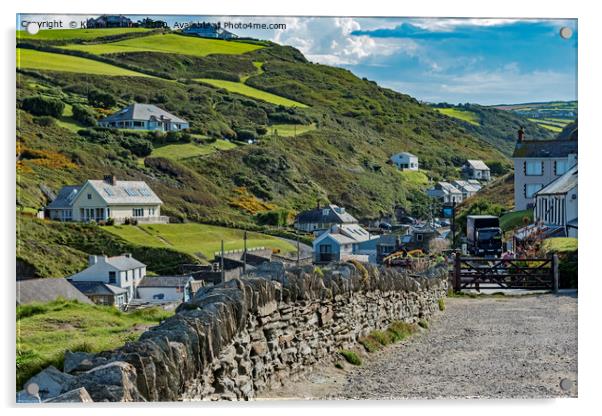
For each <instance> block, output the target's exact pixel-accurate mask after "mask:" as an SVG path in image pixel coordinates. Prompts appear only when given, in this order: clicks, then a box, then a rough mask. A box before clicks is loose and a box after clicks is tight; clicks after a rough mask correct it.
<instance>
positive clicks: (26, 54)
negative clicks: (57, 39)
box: [17, 48, 151, 77]
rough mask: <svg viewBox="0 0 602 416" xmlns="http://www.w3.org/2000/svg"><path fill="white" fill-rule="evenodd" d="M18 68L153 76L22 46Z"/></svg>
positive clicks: (18, 58)
mask: <svg viewBox="0 0 602 416" xmlns="http://www.w3.org/2000/svg"><path fill="white" fill-rule="evenodd" d="M17 68H24V69H38V70H45V71H60V72H77V73H81V74H93V75H109V76H127V77H151V76H150V75H146V74H142V73H140V72H135V71H130V70H129V69H125V68H120V67H118V66H114V65H109V64H105V63H104V62H99V61H95V60H93V59H86V58H80V57H78V56H71V55H61V54H58V53H51V52H41V51H37V50H33V49H21V48H17Z"/></svg>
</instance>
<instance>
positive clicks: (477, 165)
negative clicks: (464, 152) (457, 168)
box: [466, 160, 489, 170]
mask: <svg viewBox="0 0 602 416" xmlns="http://www.w3.org/2000/svg"><path fill="white" fill-rule="evenodd" d="M466 163H467V164H468V165H469V166H470V167H471V168H473V169H475V170H489V167H488V166H487V165H486V164H485V162H483V161H482V160H467V161H466Z"/></svg>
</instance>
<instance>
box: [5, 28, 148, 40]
mask: <svg viewBox="0 0 602 416" xmlns="http://www.w3.org/2000/svg"><path fill="white" fill-rule="evenodd" d="M149 30H150V29H144V28H111V29H52V30H40V31H39V32H38V33H37V34H35V35H30V34H29V33H27V32H26V31H25V30H17V39H24V40H25V39H39V40H75V39H77V40H91V39H96V38H101V37H105V36H114V35H122V34H125V33H136V32H148V31H149Z"/></svg>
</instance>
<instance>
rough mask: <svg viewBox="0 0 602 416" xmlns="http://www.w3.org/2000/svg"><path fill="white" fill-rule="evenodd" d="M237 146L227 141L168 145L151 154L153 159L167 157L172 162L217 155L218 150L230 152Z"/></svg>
mask: <svg viewBox="0 0 602 416" xmlns="http://www.w3.org/2000/svg"><path fill="white" fill-rule="evenodd" d="M235 147H236V145H235V144H234V143H232V142H229V141H226V140H217V141H216V142H215V143H209V144H205V145H199V144H195V143H178V144H168V145H166V146H161V147H157V148H155V149H154V150H153V152H152V153H151V156H152V157H165V158H167V159H172V160H181V159H186V158H189V157H194V156H203V155H209V154H211V153H215V152H216V151H218V150H229V149H233V148H235Z"/></svg>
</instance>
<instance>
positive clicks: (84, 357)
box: [63, 351, 107, 374]
mask: <svg viewBox="0 0 602 416" xmlns="http://www.w3.org/2000/svg"><path fill="white" fill-rule="evenodd" d="M106 361H107V360H106V358H103V357H99V356H97V355H95V354H90V353H87V352H81V351H76V352H71V351H65V361H64V363H63V370H64V371H65V373H69V374H73V373H74V372H81V371H88V370H91V369H92V368H94V367H97V366H99V365H103V364H106Z"/></svg>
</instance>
